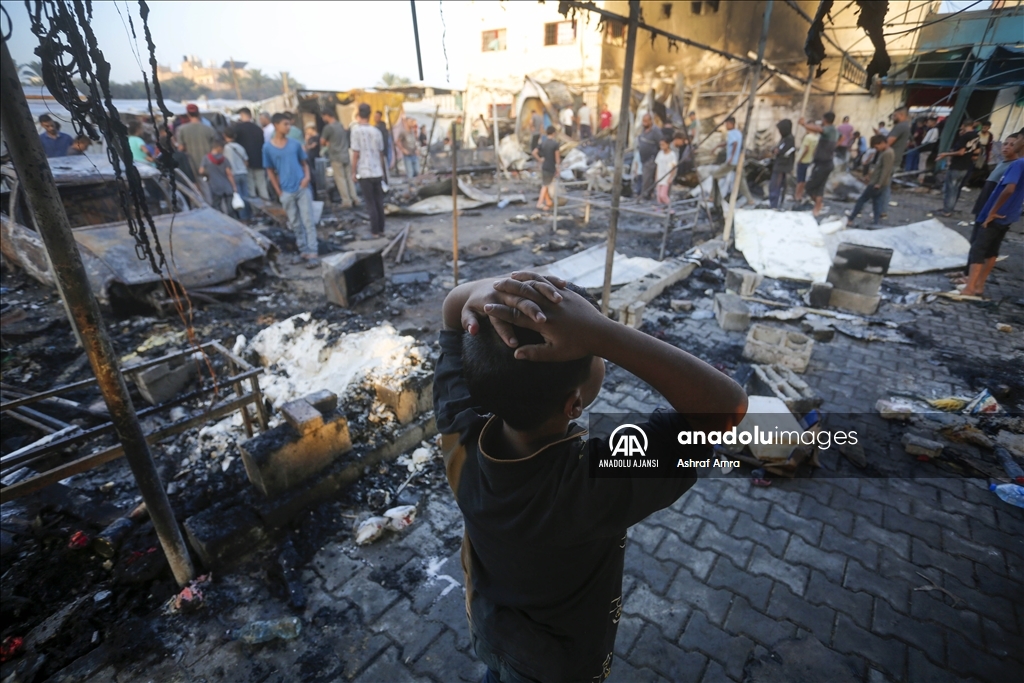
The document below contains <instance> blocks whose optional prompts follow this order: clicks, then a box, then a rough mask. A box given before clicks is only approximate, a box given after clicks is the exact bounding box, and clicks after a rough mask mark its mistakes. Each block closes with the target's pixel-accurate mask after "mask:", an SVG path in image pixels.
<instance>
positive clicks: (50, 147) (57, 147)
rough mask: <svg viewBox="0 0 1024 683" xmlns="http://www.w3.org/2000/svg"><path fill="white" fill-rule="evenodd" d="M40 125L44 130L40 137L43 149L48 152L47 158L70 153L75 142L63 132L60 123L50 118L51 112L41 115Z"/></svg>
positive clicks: (64, 155)
mask: <svg viewBox="0 0 1024 683" xmlns="http://www.w3.org/2000/svg"><path fill="white" fill-rule="evenodd" d="M39 125H40V126H42V127H43V132H42V133H40V134H39V139H40V140H42V141H43V151H44V152H46V158H48V159H52V158H53V157H66V156H67V155H68V148H70V147H71V143H72V142H74V140H73V139H72V138H71V136H70V135H68V134H67V133H61V132H60V125H59V124H58V123H57V122H56V121H54V120H53V119H52V118H50V115H49V114H43V115H42V116H40V117H39Z"/></svg>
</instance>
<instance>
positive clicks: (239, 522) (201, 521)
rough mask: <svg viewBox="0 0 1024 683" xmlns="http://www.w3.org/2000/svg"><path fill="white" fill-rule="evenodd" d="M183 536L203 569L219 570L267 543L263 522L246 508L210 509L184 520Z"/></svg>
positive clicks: (241, 506) (230, 506)
mask: <svg viewBox="0 0 1024 683" xmlns="http://www.w3.org/2000/svg"><path fill="white" fill-rule="evenodd" d="M183 526H184V527H185V536H186V537H187V538H188V543H189V545H191V546H192V549H193V550H195V551H196V554H197V555H199V558H200V559H201V560H202V561H203V564H204V565H205V566H206V569H222V568H224V567H226V566H229V565H232V564H234V563H236V562H238V561H239V560H241V559H242V558H244V557H245V556H247V555H249V554H250V553H252V552H253V551H254V550H256V548H257V546H259V544H260V543H262V542H263V541H265V540H266V538H267V534H266V530H265V529H264V527H263V521H262V520H261V519H260V517H259V515H257V514H256V512H255V511H254V510H252V509H251V508H250V507H248V506H246V505H229V506H226V507H211V508H207V509H206V510H203V511H202V512H200V513H199V514H196V515H193V516H192V517H189V518H188V519H186V520H185V522H184V525H183Z"/></svg>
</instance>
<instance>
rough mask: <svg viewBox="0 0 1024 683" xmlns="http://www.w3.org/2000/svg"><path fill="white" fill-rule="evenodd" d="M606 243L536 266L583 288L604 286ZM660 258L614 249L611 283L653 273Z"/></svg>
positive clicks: (620, 283)
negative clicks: (631, 254) (623, 252)
mask: <svg viewBox="0 0 1024 683" xmlns="http://www.w3.org/2000/svg"><path fill="white" fill-rule="evenodd" d="M607 253H608V245H607V244H598V245H596V246H593V247H590V248H589V249H584V250H583V251H581V252H579V253H577V254H573V255H572V256H567V257H566V258H564V259H561V260H559V261H555V262H554V263H549V264H548V265H546V266H542V267H540V268H537V269H536V270H537V272H538V273H540V274H541V275H554V276H555V277H560V278H562V279H563V280H568V281H569V282H572V283H573V284H575V285H577V286H579V287H583V288H584V289H593V288H596V287H601V286H602V285H604V260H605V255H606V254H607ZM660 265H661V261H656V260H654V259H652V258H646V257H644V256H625V255H623V254H620V253H619V252H615V258H614V260H613V261H612V286H618V285H624V284H627V283H629V282H633V281H635V280H639V279H640V278H642V277H643V276H645V275H647V274H649V273H653V272H654V271H655V270H656V269H657V268H658V266H660Z"/></svg>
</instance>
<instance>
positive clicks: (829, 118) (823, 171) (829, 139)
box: [799, 111, 839, 217]
mask: <svg viewBox="0 0 1024 683" xmlns="http://www.w3.org/2000/svg"><path fill="white" fill-rule="evenodd" d="M821 119H822V121H823V122H824V125H821V126H819V125H817V124H814V123H807V122H806V121H804V119H803V117H801V118H800V121H799V124H800V125H801V126H803V127H804V128H806V129H807V130H809V131H814V132H815V133H820V137H819V138H818V146H817V148H815V150H814V168H813V169H811V177H810V178H808V179H807V195H808V196H809V197H810V198H811V199H813V200H814V209H813V210H812V211H811V213H812V214H813V215H814V216H815V217H817V216H819V215H820V214H821V206H822V203H823V202H824V201H825V184H826V183H827V182H828V177H829V176H830V175H832V169H833V168H835V162H834V161H833V160H832V157H833V156H834V155H835V151H836V143H837V142H839V131H837V130H836V127H835V126H833V125H832V124H833V123H834V122H835V120H836V115H835V114H833V113H832V112H830V111H828V112H825V115H824V116H822V117H821Z"/></svg>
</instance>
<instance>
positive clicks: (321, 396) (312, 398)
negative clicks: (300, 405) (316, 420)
mask: <svg viewBox="0 0 1024 683" xmlns="http://www.w3.org/2000/svg"><path fill="white" fill-rule="evenodd" d="M302 400H304V401H305V402H306V403H308V404H309V405H311V406H313V407H314V408H316V409H317V410H319V411H320V412H321V413H323V414H324V415H327V414H329V413H333V412H334V411H335V410H337V408H338V395H337V394H335V393H334V392H333V391H330V390H328V389H321V390H320V391H316V392H313V393H312V394H308V395H306V396H303V397H302Z"/></svg>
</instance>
